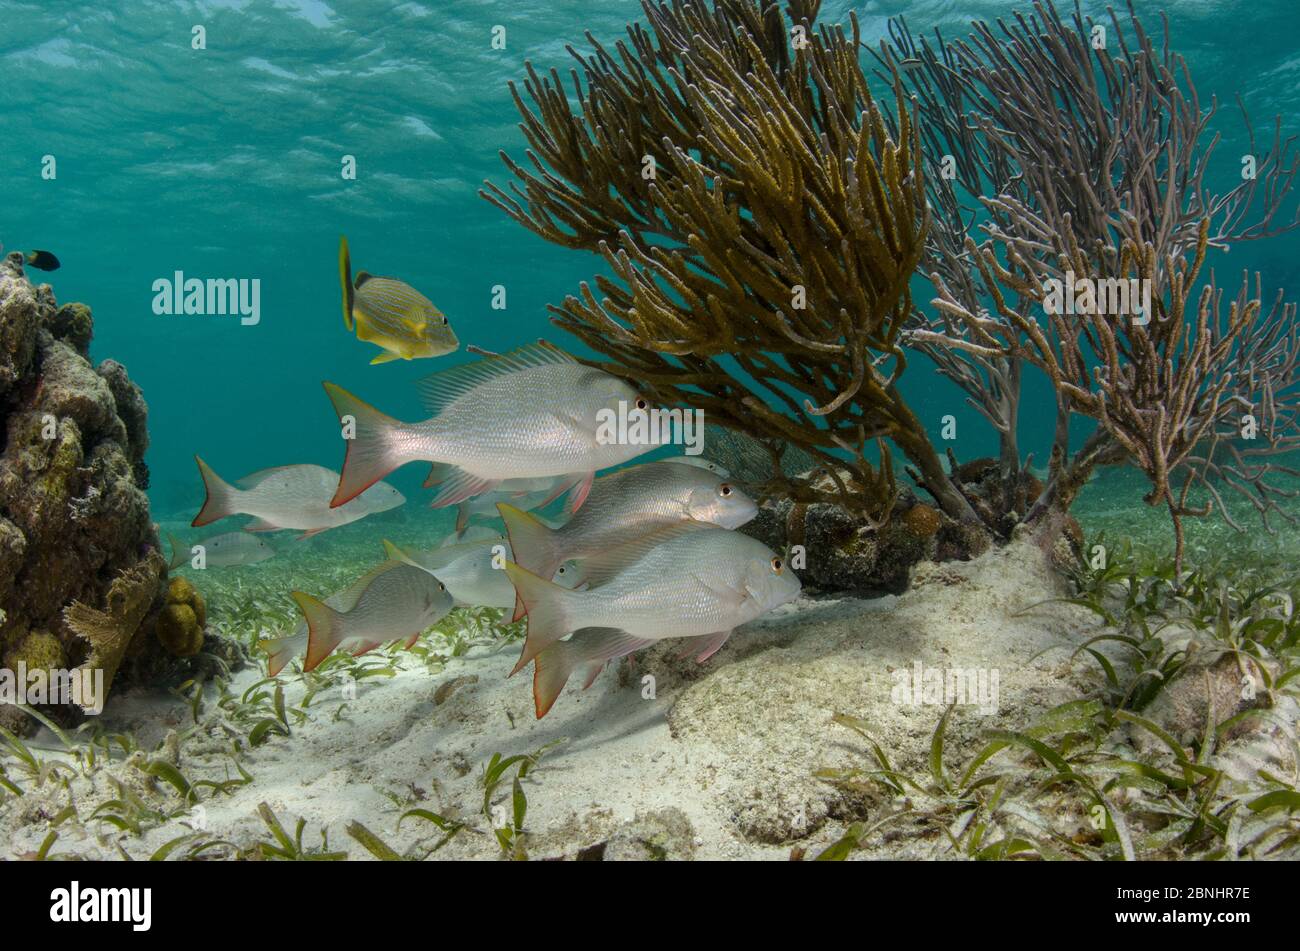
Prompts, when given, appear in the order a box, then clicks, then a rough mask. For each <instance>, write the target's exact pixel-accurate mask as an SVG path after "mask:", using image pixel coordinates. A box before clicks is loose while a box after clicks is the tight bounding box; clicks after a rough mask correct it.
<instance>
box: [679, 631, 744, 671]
mask: <svg viewBox="0 0 1300 951" xmlns="http://www.w3.org/2000/svg"><path fill="white" fill-rule="evenodd" d="M730 636H731V631H718V632H716V633H714V634H701V635H699V636H698V637H688V638H685V639H684V640H685V643H683V644H682V649H681V650H680V651H679V652H678V654H677V656H678V657H690V656H691V655H692V654H694V655H695V662H696V663H697V664H702V663H704V662H705V661H706V660H708V659H709V658H710V657H712V656H713V655H714V654H716V653H717V652H718V650H719V648H721V647H722V645H723V644H725V643H727V638H729V637H730Z"/></svg>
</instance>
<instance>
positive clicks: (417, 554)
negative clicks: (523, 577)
mask: <svg viewBox="0 0 1300 951" xmlns="http://www.w3.org/2000/svg"><path fill="white" fill-rule="evenodd" d="M451 547H452V548H456V549H461V550H462V552H460V553H458V555H457V557H455V558H453V559H448V558H447V556H446V553H447V551H448V549H446V548H435V549H432V550H430V551H418V550H416V549H411V548H399V547H398V546H397V545H394V544H393V543H392V542H388V541H385V542H384V548H385V549H386V550H387V552H388V557H389V558H390V559H393V560H395V561H405V562H407V563H408V564H411V565H415V566H416V567H418V568H422V569H424V570H425V571H428V572H430V573H431V574H436V576H437V578H438V580H439V581H441V582H442V583H443V584H445V585H446V586H447V590H448V591H450V592H451V594H452V597H453V598H455V600H456V604H457V605H458V606H459V605H466V606H472V607H480V608H505V609H507V610H509V609H510V608H513V607H514V606H515V587H514V585H513V584H511V582H510V577H509V575H507V574H506V572H505V565H506V564H507V563H508V562H509V561H510V544H509V543H508V542H506V541H505V540H504V539H501V540H499V541H496V542H493V541H484V542H475V543H471V544H468V545H453V546H451ZM466 549H470V550H468V551H465V550H466ZM552 578H553V580H554V582H555V583H556V584H557V585H560V586H561V587H564V588H571V587H573V586H574V585H575V584H576V583H577V581H578V578H577V572H576V571H574V570H573V567H572V566H570V565H559V566H558V567H557V568H556V570H555V571H554V572H553V573H552Z"/></svg>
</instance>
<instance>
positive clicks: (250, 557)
mask: <svg viewBox="0 0 1300 951" xmlns="http://www.w3.org/2000/svg"><path fill="white" fill-rule="evenodd" d="M196 544H199V545H202V546H203V559H204V562H205V563H206V564H207V566H208V567H209V568H229V567H233V566H236V565H255V564H257V563H258V562H260V561H266V560H267V559H268V558H274V557H275V549H274V548H272V547H271V546H270V545H268V544H267V543H266V542H265V541H264V540H262V539H260V538H258V537H257V536H256V535H250V534H248V532H222V533H221V534H220V535H213V536H211V537H209V538H205V539H203V541H201V542H197V543H196Z"/></svg>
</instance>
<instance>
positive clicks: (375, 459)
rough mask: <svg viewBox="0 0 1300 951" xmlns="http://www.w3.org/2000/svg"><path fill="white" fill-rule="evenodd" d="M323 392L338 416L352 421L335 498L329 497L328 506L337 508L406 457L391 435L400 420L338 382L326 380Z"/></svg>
mask: <svg viewBox="0 0 1300 951" xmlns="http://www.w3.org/2000/svg"><path fill="white" fill-rule="evenodd" d="M325 392H326V393H327V394H329V398H330V402H331V403H333V404H334V411H335V412H336V413H338V416H339V420H340V421H343V420H345V419H346V418H347V417H349V416H350V417H352V423H353V432H352V438H350V439H347V440H345V442H346V443H347V444H348V449H347V455H346V456H345V457H344V459H343V475H342V477H340V479H339V487H338V489H337V491H335V493H334V498H332V499H330V508H338V507H339V506H340V505H343V504H344V503H346V502H350V501H351V500H352V499H355V498H356V497H357V496H358V495H360V494H361V493H362V492H364V491H366V489H368V488H370V487H371V486H372V485H374V484H375V483H376V482H378V481H379V480H380V479H382V478H383V477H384V476H386V475H388V473H390V472H392V471H393V470H394V469H396V468H397V467H398V466H400V465H402V464H404V463H405V462H406V461H407V460H406V458H405V457H403V455H402V453H401V452H400V451H399V450H397V449H395V448H394V446H393V438H392V437H393V436H394V435H395V434H396V433H397V431H398V430H400V429H401V428H402V425H403V424H402V422H401V421H400V420H396V419H393V417H391V416H387V415H385V414H384V413H381V412H380V411H379V410H377V409H375V408H374V407H373V406H371V405H370V404H369V403H366V402H364V401H363V400H360V399H357V397H355V396H353V395H352V394H351V393H349V392H348V391H347V390H345V389H343V388H342V387H341V386H335V385H334V384H333V383H326V384H325Z"/></svg>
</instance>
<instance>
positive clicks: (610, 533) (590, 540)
mask: <svg viewBox="0 0 1300 951" xmlns="http://www.w3.org/2000/svg"><path fill="white" fill-rule="evenodd" d="M498 509H499V510H500V512H501V517H502V518H503V519H504V520H505V523H506V531H507V532H509V534H510V546H511V551H513V552H514V554H515V557H514V559H513V561H514V562H515V563H516V564H518V565H519V567H520V568H523V569H524V570H525V571H530V572H532V573H533V574H535V575H537V576H538V577H541V578H549V577H551V575H552V574H554V572H555V569H556V568H557V567H559V566H560V565H561V564H562V563H563V562H565V561H568V560H575V561H579V562H580V561H582V559H584V558H587V557H589V556H591V555H598V554H600V553H602V552H606V551H608V550H609V549H611V548H614V547H617V546H619V545H622V544H625V543H627V542H628V541H630V540H635V539H637V538H639V537H640V536H643V535H647V534H650V533H653V532H662V531H666V530H670V529H674V528H676V527H677V526H680V525H682V524H690V523H692V522H694V523H703V524H711V525H717V526H719V527H721V528H739V527H740V526H741V525H744V524H745V523H746V522H749V521H750V520H751V519H753V518H754V516H755V515H757V514H758V505H757V503H755V502H754V500H753V499H751V498H750V497H749V496H748V495H746V494H745V493H744V492H742V491H741V490H740V489H739V488H737V487H736V486H734V485H732V484H731V483H730V482H727V481H725V480H724V479H722V478H721V477H720V476H717V475H714V474H713V473H712V472H710V471H709V470H708V469H705V468H702V467H697V466H693V465H682V464H681V463H680V462H679V461H678V460H676V459H674V460H671V461H664V462H646V463H642V464H641V465H637V466H629V467H628V468H626V469H620V470H619V471H617V472H612V473H610V474H609V475H604V476H601V477H600V478H599V479H597V480H596V481H595V482H594V483H593V484H592V487H591V494H590V495H589V496H588V498H587V502H586V504H585V505H583V507H582V508H581V509H580V510H579V511H578V512H577V513H575V514H574V516H573V518H571V519H569V521H568V522H566V523H565V524H564V525H562V526H560V527H559V528H557V529H551V528H548V527H547V526H546V525H545V524H544V523H543V522H542V520H541V519H540V518H538V517H537V516H536V515H534V514H532V513H530V512H521V511H520V510H519V509H517V508H515V507H514V506H512V505H509V504H507V503H505V502H502V503H501V504H500V505H499V506H498ZM522 616H523V615H522V611H521V606H520V605H516V610H515V619H516V620H518V619H519V618H520V617H522Z"/></svg>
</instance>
